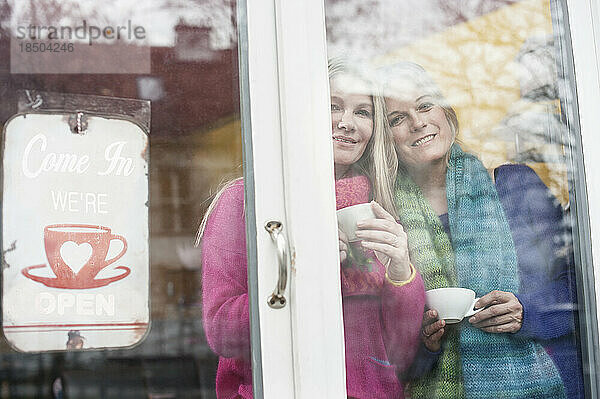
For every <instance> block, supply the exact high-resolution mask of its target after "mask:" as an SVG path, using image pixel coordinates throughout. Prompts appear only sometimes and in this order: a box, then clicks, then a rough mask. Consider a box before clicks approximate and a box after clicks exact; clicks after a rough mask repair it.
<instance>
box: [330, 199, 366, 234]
mask: <svg viewBox="0 0 600 399" xmlns="http://www.w3.org/2000/svg"><path fill="white" fill-rule="evenodd" d="M336 215H337V220H338V226H339V228H340V230H342V231H343V232H344V233H345V234H346V236H347V237H348V241H349V242H353V241H360V239H359V238H357V237H356V223H358V222H360V221H361V220H365V219H375V214H374V213H373V209H372V208H371V203H366V204H358V205H352V206H349V207H346V208H342V209H340V210H339V211H337V212H336Z"/></svg>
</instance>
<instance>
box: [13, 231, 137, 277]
mask: <svg viewBox="0 0 600 399" xmlns="http://www.w3.org/2000/svg"><path fill="white" fill-rule="evenodd" d="M114 241H120V242H121V243H122V245H123V248H122V249H121V251H120V252H119V253H118V254H117V255H116V256H113V257H112V258H110V259H107V256H108V252H109V248H110V246H111V243H112V242H114ZM44 249H45V251H46V259H48V265H49V266H50V269H52V272H53V273H54V275H55V276H56V277H44V276H39V275H35V274H32V273H31V271H32V270H34V269H41V268H45V267H47V266H46V265H45V264H41V265H34V266H29V267H27V268H25V269H23V270H22V271H21V272H22V273H23V275H24V276H25V277H27V278H29V279H31V280H33V281H37V282H39V283H42V284H44V285H46V286H48V287H54V288H67V289H87V288H96V287H102V286H105V285H108V284H110V283H112V282H115V281H118V280H121V279H123V278H125V277H127V276H128V275H129V273H131V270H130V269H129V268H128V267H126V266H117V267H116V268H115V269H120V270H123V272H122V273H120V274H118V275H116V276H112V277H107V278H100V279H96V276H97V275H98V274H99V273H100V272H101V271H102V270H104V269H106V268H107V267H108V266H110V265H111V264H113V263H114V262H116V261H117V260H118V259H120V258H121V257H122V256H123V255H125V252H127V240H126V239H125V237H123V236H120V235H117V234H113V233H112V232H111V229H110V228H108V227H104V226H96V225H87V224H53V225H50V226H46V227H45V228H44Z"/></svg>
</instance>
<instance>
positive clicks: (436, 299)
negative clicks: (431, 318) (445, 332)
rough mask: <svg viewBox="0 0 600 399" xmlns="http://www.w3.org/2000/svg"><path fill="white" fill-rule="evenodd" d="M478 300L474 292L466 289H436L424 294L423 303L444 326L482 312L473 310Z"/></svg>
mask: <svg viewBox="0 0 600 399" xmlns="http://www.w3.org/2000/svg"><path fill="white" fill-rule="evenodd" d="M478 300H479V298H475V291H473V290H470V289H468V288H456V287H447V288H436V289H434V290H429V291H427V292H425V303H426V304H427V306H428V307H429V309H435V310H436V311H437V312H438V318H439V319H440V320H445V321H446V324H454V323H460V322H461V321H462V319H463V318H465V317H471V316H473V315H474V314H475V313H478V312H480V311H482V310H483V309H484V308H480V309H477V310H473V308H474V307H475V302H477V301H478Z"/></svg>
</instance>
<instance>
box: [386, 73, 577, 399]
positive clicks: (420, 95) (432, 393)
mask: <svg viewBox="0 0 600 399" xmlns="http://www.w3.org/2000/svg"><path fill="white" fill-rule="evenodd" d="M382 74H383V79H384V83H383V84H384V87H385V93H384V97H385V107H386V110H385V120H386V122H385V123H386V124H387V127H388V129H389V134H390V135H391V137H392V138H393V141H394V145H395V149H396V153H397V154H398V162H399V167H398V175H397V178H396V189H395V195H394V197H395V202H396V209H397V212H398V217H399V220H400V223H401V224H402V225H403V226H404V228H405V230H406V233H407V235H408V246H409V252H410V257H411V260H412V261H413V263H414V265H415V267H416V268H417V269H418V270H419V271H420V272H421V274H422V275H423V279H424V282H425V287H426V289H434V288H441V287H464V288H470V289H472V290H474V291H475V292H476V295H477V296H478V297H480V299H479V300H478V302H477V303H476V305H475V307H476V308H484V309H483V310H482V311H480V312H479V313H477V314H476V315H474V316H472V317H470V318H469V319H468V321H467V322H463V323H460V324H458V325H450V324H446V322H445V321H444V320H438V319H437V313H436V312H435V310H433V309H429V310H427V312H426V313H425V315H424V320H423V327H422V337H421V338H422V343H423V346H422V347H421V349H420V350H419V354H418V355H417V359H416V361H415V363H414V364H413V367H412V369H411V370H410V372H409V373H407V377H413V378H414V379H413V380H412V381H411V383H410V392H411V397H412V398H414V399H417V398H465V397H466V398H490V399H491V398H500V397H501V398H521V399H531V398H553V399H554V398H564V397H569V398H575V397H582V395H583V388H582V384H581V364H580V359H579V358H578V354H577V349H576V346H575V340H574V335H573V331H574V314H573V304H574V303H575V293H574V285H573V280H572V278H573V275H572V274H573V265H572V260H571V258H570V257H569V256H565V251H564V249H565V248H564V245H559V243H564V237H565V234H568V233H569V231H568V228H565V225H566V223H565V220H563V214H562V208H561V207H560V204H559V203H558V201H556V199H555V198H554V197H553V196H552V194H551V193H550V192H549V190H548V189H547V187H546V186H545V185H544V183H543V182H542V181H541V180H540V179H539V178H538V176H537V175H536V174H535V172H534V171H533V170H532V169H530V168H529V167H527V166H524V165H503V166H501V167H499V168H496V169H495V170H494V174H493V177H491V176H490V175H489V173H488V171H487V169H486V168H485V167H484V166H483V164H482V163H481V162H480V161H479V160H478V159H477V157H475V156H473V155H471V154H468V153H466V152H464V151H463V150H462V149H461V147H460V146H459V145H458V144H457V143H456V137H457V134H458V131H459V124H458V118H457V116H456V113H455V112H454V109H453V108H452V107H451V106H450V105H449V103H448V102H447V100H446V99H445V98H444V96H443V95H442V94H441V91H440V89H439V88H438V87H437V85H436V84H435V82H434V81H433V79H431V78H430V77H429V75H428V74H427V73H426V72H425V70H424V69H423V68H422V67H420V66H419V65H417V64H413V63H401V64H398V65H395V66H392V67H390V68H387V69H384V70H382ZM382 123H383V122H382ZM542 345H543V346H542ZM544 347H545V348H547V349H548V351H549V352H550V353H551V355H552V358H551V357H550V356H549V355H548V353H547V352H546V350H544ZM553 360H554V362H553ZM555 364H556V365H555ZM561 376H562V379H561ZM415 377H418V378H415ZM563 382H564V384H563ZM565 388H566V389H565Z"/></svg>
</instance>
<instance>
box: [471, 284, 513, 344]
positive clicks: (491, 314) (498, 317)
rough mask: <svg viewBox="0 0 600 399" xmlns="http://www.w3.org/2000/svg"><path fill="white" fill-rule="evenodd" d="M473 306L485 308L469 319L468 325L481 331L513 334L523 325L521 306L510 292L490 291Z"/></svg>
mask: <svg viewBox="0 0 600 399" xmlns="http://www.w3.org/2000/svg"><path fill="white" fill-rule="evenodd" d="M475 306H476V307H477V308H483V307H487V309H485V310H483V311H481V312H479V313H477V314H476V315H474V316H473V317H471V318H470V319H469V323H471V324H472V325H473V326H474V327H477V328H479V329H481V330H483V331H486V332H489V333H496V334H498V333H515V332H517V331H519V330H520V329H521V326H522V325H523V305H521V302H519V299H518V298H517V297H516V296H515V294H513V293H512V292H506V291H497V290H496V291H492V292H490V293H489V294H486V295H484V296H482V297H481V298H479V301H477V304H476V305H475Z"/></svg>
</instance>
